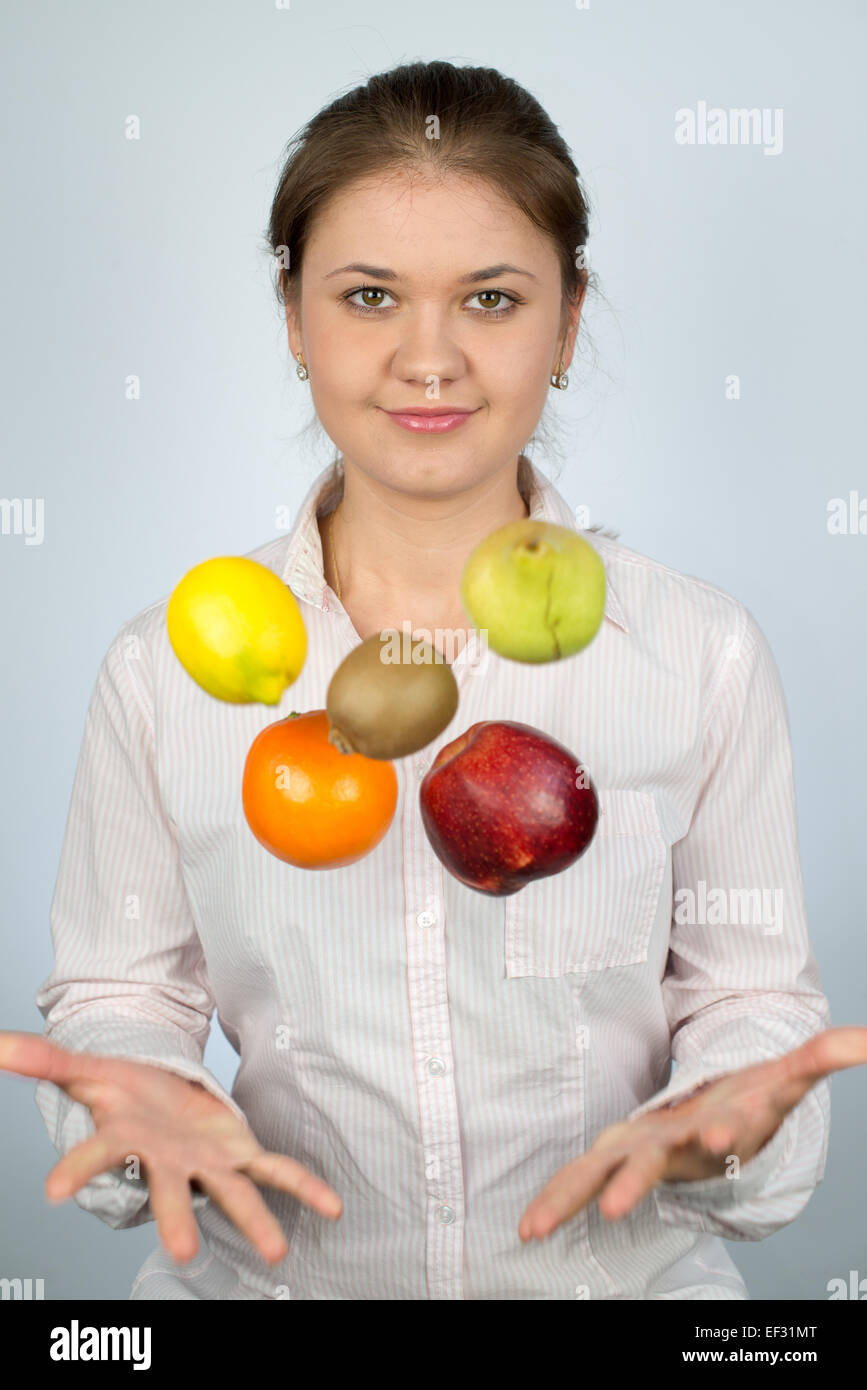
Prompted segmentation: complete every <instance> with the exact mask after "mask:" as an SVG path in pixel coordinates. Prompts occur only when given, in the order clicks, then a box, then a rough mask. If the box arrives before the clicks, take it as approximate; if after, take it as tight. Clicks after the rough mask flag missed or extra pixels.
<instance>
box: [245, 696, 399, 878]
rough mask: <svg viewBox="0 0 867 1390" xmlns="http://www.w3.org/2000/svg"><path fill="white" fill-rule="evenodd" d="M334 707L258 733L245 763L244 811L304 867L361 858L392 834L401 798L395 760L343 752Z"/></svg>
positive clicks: (258, 832) (262, 836)
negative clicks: (331, 715) (336, 738)
mask: <svg viewBox="0 0 867 1390" xmlns="http://www.w3.org/2000/svg"><path fill="white" fill-rule="evenodd" d="M329 727H330V725H329V720H328V713H327V711H326V710H324V709H317V710H310V711H309V712H308V713H306V714H298V713H297V712H296V711H294V710H293V712H292V713H291V714H290V715H289V716H288V717H287V718H286V719H278V720H277V722H276V724H269V725H267V727H266V728H264V729H263V730H262V732H261V733H260V734H257V736H256V738H255V739H254V740H253V742H252V744H251V745H250V751H249V753H248V754H247V761H246V763H245V764H244V779H243V785H242V798H243V803H244V815H245V816H246V817H247V823H248V825H249V826H250V829H251V830H252V832H253V834H254V835H255V836H256V839H257V840H258V841H259V843H260V844H262V845H264V846H265V849H267V850H270V852H271V853H272V854H274V855H276V856H277V858H278V859H284V860H285V861H286V863H287V864H295V865H296V866H297V867H298V868H300V869H337V868H341V867H342V866H343V865H345V864H354V863H355V861H356V860H357V859H363V858H364V856H365V855H366V854H369V853H370V851H371V850H372V849H374V848H375V847H376V846H377V845H378V844H379V842H380V840H381V839H382V837H383V836H384V835H385V833H386V831H387V830H388V827H389V826H390V825H391V822H392V819H393V817H394V811H395V807H396V805H397V773H396V772H395V770H394V764H393V763H390V762H387V761H385V760H384V759H381V758H365V757H364V756H363V754H361V753H341V752H339V751H338V749H337V748H335V747H334V745H333V744H332V743H329V741H328V732H329Z"/></svg>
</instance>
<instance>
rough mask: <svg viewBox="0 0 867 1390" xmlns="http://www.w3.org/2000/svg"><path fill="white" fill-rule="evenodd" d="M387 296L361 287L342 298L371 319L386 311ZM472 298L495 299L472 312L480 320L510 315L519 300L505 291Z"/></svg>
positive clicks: (385, 292) (375, 288)
mask: <svg viewBox="0 0 867 1390" xmlns="http://www.w3.org/2000/svg"><path fill="white" fill-rule="evenodd" d="M356 295H361V296H362V299H361V302H360V303H359V301H358V300H357V299H356ZM385 295H388V298H389V299H391V298H392V296H391V295H390V294H389V292H388V290H384V289H381V288H380V287H379V286H376V285H360V286H359V287H358V289H356V290H347V291H346V293H345V294H344V295H343V296H342V298H343V299H344V300H345V301H346V303H347V304H348V305H349V307H350V309H352V310H353V312H354V313H356V314H365V315H367V317H370V315H371V314H378V313H382V312H383V311H384V307H387V306H383V303H382V299H383V296H385ZM371 298H373V299H374V300H375V301H377V302H375V303H373V304H371V302H370V299H371ZM470 298H471V299H482V300H484V299H489V300H490V299H493V300H494V301H495V302H494V303H493V304H482V306H481V308H479V309H473V310H472V311H471V312H472V313H474V314H478V315H479V317H480V318H486V319H500V318H503V317H504V316H505V315H506V314H510V313H511V312H512V310H513V309H514V308H515V307H516V306H517V304H518V300H517V299H516V298H515V296H514V295H510V294H506V292H505V290H477V291H476V293H475V294H474V295H471V296H470ZM504 300H506V301H508V305H509V307H508V308H507V309H502V308H500V303H501V301H504Z"/></svg>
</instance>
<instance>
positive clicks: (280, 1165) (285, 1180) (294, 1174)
mask: <svg viewBox="0 0 867 1390" xmlns="http://www.w3.org/2000/svg"><path fill="white" fill-rule="evenodd" d="M241 1171H242V1172H244V1173H248V1174H249V1176H250V1177H251V1178H253V1179H254V1180H255V1181H256V1182H259V1183H267V1185H268V1186H269V1187H279V1188H281V1189H282V1190H283V1191H284V1192H291V1193H292V1196H293V1197H297V1198H298V1201H299V1202H304V1203H305V1205H306V1206H308V1207H313V1209H314V1210H315V1211H318V1212H319V1214H320V1215H321V1216H327V1217H329V1218H330V1219H331V1220H332V1221H336V1220H337V1218H338V1217H339V1216H340V1214H341V1212H342V1211H343V1202H342V1201H341V1199H340V1197H339V1196H338V1194H337V1193H336V1192H335V1191H334V1188H333V1187H329V1185H328V1183H327V1182H325V1181H324V1180H323V1179H322V1178H317V1177H316V1175H315V1173H311V1172H310V1169H309V1168H305V1167H304V1165H303V1163H298V1162H296V1160H295V1159H294V1158H289V1156H288V1155H287V1154H276V1153H271V1152H266V1153H261V1154H257V1155H256V1157H255V1158H253V1159H251V1160H250V1162H249V1163H245V1164H243V1165H242V1167H241Z"/></svg>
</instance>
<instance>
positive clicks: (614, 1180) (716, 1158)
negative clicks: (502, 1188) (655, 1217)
mask: <svg viewBox="0 0 867 1390" xmlns="http://www.w3.org/2000/svg"><path fill="white" fill-rule="evenodd" d="M864 1063H867V1028H826V1029H825V1030H824V1032H821V1033H817V1034H816V1035H815V1036H814V1037H812V1038H809V1039H808V1040H807V1042H805V1043H803V1044H802V1045H801V1046H800V1047H796V1048H795V1050H794V1051H793V1052H787V1053H785V1054H784V1055H783V1056H782V1057H775V1058H774V1059H773V1061H770V1062H757V1063H756V1064H755V1065H754V1066H751V1067H744V1068H742V1069H741V1070H739V1071H734V1072H729V1073H728V1074H727V1075H726V1076H722V1077H718V1078H716V1079H715V1080H714V1081H711V1082H709V1083H707V1084H706V1085H705V1086H704V1087H702V1089H701V1090H699V1091H697V1092H693V1093H692V1094H691V1095H689V1096H688V1097H687V1099H686V1100H683V1101H681V1102H679V1103H678V1104H675V1105H673V1106H671V1107H670V1108H669V1107H665V1108H661V1109H659V1110H650V1111H647V1113H646V1114H644V1115H639V1117H638V1118H637V1119H636V1120H625V1121H623V1122H622V1123H620V1124H614V1125H609V1126H608V1128H607V1129H603V1130H602V1132H601V1133H600V1134H599V1135H598V1136H597V1138H596V1140H595V1142H594V1143H593V1145H592V1146H591V1148H590V1149H588V1151H587V1152H586V1153H585V1154H582V1155H581V1157H580V1158H576V1159H575V1160H574V1161H573V1162H572V1163H568V1164H567V1165H566V1167H565V1168H561V1169H560V1171H559V1172H558V1173H555V1174H554V1177H553V1178H552V1179H551V1181H550V1182H549V1183H548V1185H547V1186H546V1187H545V1188H544V1189H543V1190H542V1191H541V1192H540V1193H539V1195H538V1196H537V1197H534V1199H533V1201H532V1202H531V1203H530V1205H529V1206H528V1207H527V1209H526V1211H525V1212H524V1214H523V1216H522V1217H521V1220H520V1222H519V1224H518V1235H519V1236H520V1238H521V1240H524V1241H526V1240H531V1239H532V1238H533V1237H534V1236H535V1237H536V1238H537V1239H538V1240H542V1239H544V1237H545V1236H547V1235H550V1234H551V1232H552V1231H556V1229H557V1227H558V1226H560V1225H562V1223H563V1222H564V1221H568V1220H569V1219H570V1217H572V1216H575V1214H576V1213H577V1212H579V1211H581V1209H582V1207H585V1206H586V1205H587V1203H588V1202H590V1201H592V1199H593V1198H594V1197H596V1196H598V1195H599V1194H600V1193H601V1196H600V1198H599V1210H600V1211H601V1213H602V1215H603V1216H604V1217H605V1218H606V1219H607V1220H609V1221H616V1220H618V1219H619V1218H620V1217H622V1216H625V1215H626V1214H627V1213H628V1212H630V1211H631V1210H632V1208H633V1207H634V1206H636V1205H637V1203H638V1202H640V1201H641V1200H642V1198H643V1197H645V1196H646V1195H647V1193H648V1192H650V1190H651V1188H653V1187H655V1186H656V1184H657V1183H658V1182H671V1181H677V1182H681V1181H690V1180H695V1179H700V1178H714V1177H721V1176H722V1175H723V1174H724V1172H725V1171H726V1165H727V1162H728V1160H729V1158H730V1157H731V1156H732V1155H736V1156H737V1158H738V1160H739V1161H740V1162H741V1163H747V1162H748V1161H749V1159H751V1158H752V1157H753V1156H754V1155H755V1154H757V1153H758V1152H759V1150H760V1149H761V1148H763V1147H764V1145H765V1144H766V1143H767V1142H768V1140H769V1139H771V1138H772V1137H773V1135H774V1134H776V1132H777V1130H778V1129H779V1127H780V1125H781V1124H782V1122H783V1120H784V1119H785V1118H786V1116H787V1115H788V1113H789V1111H790V1110H792V1109H794V1107H795V1106H796V1105H797V1104H798V1102H799V1101H800V1100H801V1099H802V1098H803V1097H804V1096H805V1095H806V1094H807V1092H808V1091H809V1090H810V1088H811V1087H812V1086H815V1084H816V1082H817V1081H821V1079H822V1078H823V1077H825V1076H828V1075H829V1074H830V1073H831V1072H833V1071H840V1070H842V1069H843V1068H845V1067H856V1066H859V1065H863V1064H864Z"/></svg>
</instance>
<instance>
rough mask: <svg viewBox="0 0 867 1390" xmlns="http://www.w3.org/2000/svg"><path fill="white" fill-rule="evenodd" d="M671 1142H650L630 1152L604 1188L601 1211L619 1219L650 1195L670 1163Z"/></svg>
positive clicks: (607, 1217) (600, 1201)
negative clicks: (669, 1143)
mask: <svg viewBox="0 0 867 1390" xmlns="http://www.w3.org/2000/svg"><path fill="white" fill-rule="evenodd" d="M668 1156H669V1145H668V1144H664V1143H656V1142H649V1141H648V1142H647V1143H644V1144H642V1145H641V1147H640V1148H638V1149H636V1150H635V1151H634V1152H633V1153H631V1154H630V1155H629V1157H628V1158H627V1159H626V1161H625V1163H623V1164H622V1165H621V1166H620V1168H618V1170H617V1172H616V1173H615V1174H614V1176H613V1178H611V1179H610V1181H609V1182H608V1184H607V1185H606V1186H605V1188H604V1189H603V1191H602V1195H601V1196H600V1198H599V1204H598V1205H599V1210H600V1211H601V1213H602V1215H603V1216H604V1217H605V1219H606V1220H607V1221H617V1220H619V1218H620V1217H622V1216H625V1215H626V1214H627V1212H629V1211H631V1210H632V1208H633V1207H634V1206H637V1204H638V1203H639V1202H640V1201H641V1200H642V1198H644V1197H646V1196H647V1194H648V1192H650V1191H651V1189H652V1188H654V1187H655V1186H656V1184H657V1183H658V1182H659V1181H660V1180H661V1179H662V1176H663V1174H664V1173H665V1170H666V1168H667V1166H668Z"/></svg>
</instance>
